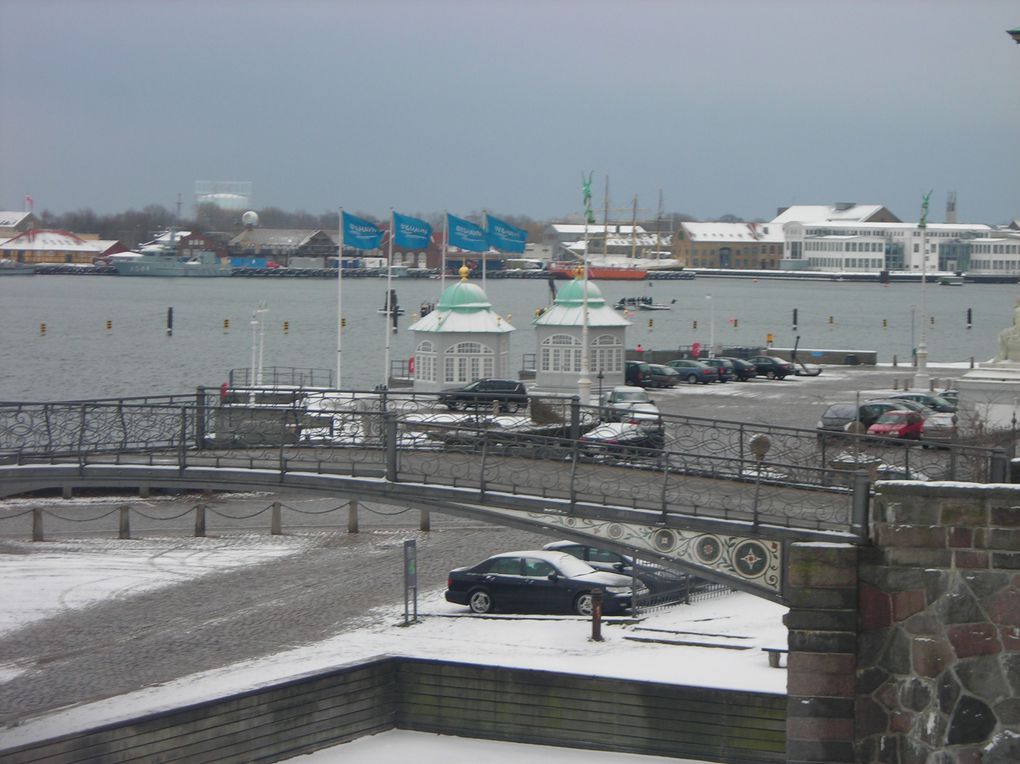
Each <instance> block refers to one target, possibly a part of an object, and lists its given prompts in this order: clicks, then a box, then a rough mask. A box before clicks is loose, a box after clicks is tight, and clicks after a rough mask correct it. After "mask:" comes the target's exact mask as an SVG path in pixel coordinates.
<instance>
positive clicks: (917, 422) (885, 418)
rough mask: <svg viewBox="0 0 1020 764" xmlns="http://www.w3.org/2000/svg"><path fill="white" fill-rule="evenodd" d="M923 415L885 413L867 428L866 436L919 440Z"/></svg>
mask: <svg viewBox="0 0 1020 764" xmlns="http://www.w3.org/2000/svg"><path fill="white" fill-rule="evenodd" d="M923 431H924V415H923V414H921V413H920V412H917V411H903V410H893V411H886V412H885V413H884V414H882V415H881V416H880V417H879V418H878V419H876V420H875V423H874V424H873V425H871V426H870V427H869V428H868V435H877V436H879V437H882V438H900V439H901V440H920V439H921V433H922V432H923Z"/></svg>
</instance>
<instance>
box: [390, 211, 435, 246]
mask: <svg viewBox="0 0 1020 764" xmlns="http://www.w3.org/2000/svg"><path fill="white" fill-rule="evenodd" d="M430 241H432V226H430V225H429V224H428V223H426V222H425V221H424V220H418V218H412V217H408V216H407V215H401V214H400V213H398V212H394V213H393V243H394V244H396V245H397V246H398V247H400V248H401V249H426V248H427V247H428V245H429V242H430Z"/></svg>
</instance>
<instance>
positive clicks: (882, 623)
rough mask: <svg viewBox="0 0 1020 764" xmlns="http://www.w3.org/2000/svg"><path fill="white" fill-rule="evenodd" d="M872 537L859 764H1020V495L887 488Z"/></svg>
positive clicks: (1002, 489)
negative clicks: (1018, 763)
mask: <svg viewBox="0 0 1020 764" xmlns="http://www.w3.org/2000/svg"><path fill="white" fill-rule="evenodd" d="M871 533H872V540H873V542H874V544H873V546H870V547H865V548H862V549H861V551H860V573H859V580H860V584H859V608H860V634H859V640H858V656H857V703H856V738H857V760H858V761H860V762H892V763H894V764H976V762H982V764H1006V763H1007V762H1009V763H1010V764H1015V762H1018V761H1020V486H1018V487H1011V486H1005V485H989V486H975V485H973V484H967V485H964V484H950V483H941V484H940V483H932V484H925V483H905V482H904V483H884V484H883V483H880V484H879V486H878V495H877V497H876V500H875V502H874V505H873V508H872V525H871ZM792 639H793V632H792V631H791V648H792ZM793 660H794V657H793V656H792V655H791V666H792V662H793ZM792 681H793V677H792V676H791V682H792ZM791 694H792V690H791Z"/></svg>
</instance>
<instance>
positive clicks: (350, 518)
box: [347, 499, 358, 533]
mask: <svg viewBox="0 0 1020 764" xmlns="http://www.w3.org/2000/svg"><path fill="white" fill-rule="evenodd" d="M347 532H348V533H357V532H358V500H357V499H351V500H350V501H349V502H348V503H347Z"/></svg>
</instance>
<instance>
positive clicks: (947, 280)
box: [939, 276, 963, 286]
mask: <svg viewBox="0 0 1020 764" xmlns="http://www.w3.org/2000/svg"><path fill="white" fill-rule="evenodd" d="M939 286H963V276H940V277H939Z"/></svg>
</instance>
